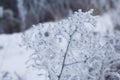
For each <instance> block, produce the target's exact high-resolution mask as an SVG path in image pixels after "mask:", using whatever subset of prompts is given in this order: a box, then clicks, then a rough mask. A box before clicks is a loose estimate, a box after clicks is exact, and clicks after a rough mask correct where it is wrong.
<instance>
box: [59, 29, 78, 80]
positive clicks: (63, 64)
mask: <svg viewBox="0 0 120 80" xmlns="http://www.w3.org/2000/svg"><path fill="white" fill-rule="evenodd" d="M76 31H77V27H76V29H75V30H74V31H73V33H72V34H71V35H70V39H69V41H68V46H67V49H66V52H65V55H64V57H63V63H62V68H61V71H60V74H59V76H58V80H60V79H61V76H62V73H63V69H64V67H65V61H66V57H67V53H68V50H69V46H70V43H71V40H72V36H73V35H74V34H75V32H76Z"/></svg>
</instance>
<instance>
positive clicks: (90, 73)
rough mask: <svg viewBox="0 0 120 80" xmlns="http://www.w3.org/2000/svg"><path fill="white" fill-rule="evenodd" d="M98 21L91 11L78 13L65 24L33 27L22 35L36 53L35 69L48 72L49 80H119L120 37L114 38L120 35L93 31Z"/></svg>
mask: <svg viewBox="0 0 120 80" xmlns="http://www.w3.org/2000/svg"><path fill="white" fill-rule="evenodd" d="M96 19H97V17H95V16H92V10H91V11H88V12H84V13H83V12H81V10H79V11H78V12H75V13H74V15H72V16H71V17H69V18H68V19H64V20H62V21H59V22H56V23H49V24H38V25H34V26H33V28H32V29H31V30H30V31H27V32H25V34H24V36H23V40H24V43H25V45H26V46H27V47H28V48H31V49H33V50H34V51H35V52H34V53H33V55H31V57H30V60H28V63H29V62H30V61H31V60H32V61H34V64H32V65H31V66H32V67H34V68H36V69H45V70H46V71H47V72H48V78H49V80H113V79H116V80H118V79H120V72H119V67H120V66H119V65H120V63H119V61H120V57H119V56H120V54H119V53H120V52H119V51H120V49H119V47H118V46H120V38H119V39H114V37H115V36H116V35H118V37H119V35H120V34H119V33H116V34H115V36H111V35H106V34H105V35H104V36H101V34H99V33H96V32H94V29H95V26H96V23H97V22H96V21H97V20H96ZM102 42H104V44H101V43H102ZM118 42H119V43H118ZM118 44H119V45H118Z"/></svg>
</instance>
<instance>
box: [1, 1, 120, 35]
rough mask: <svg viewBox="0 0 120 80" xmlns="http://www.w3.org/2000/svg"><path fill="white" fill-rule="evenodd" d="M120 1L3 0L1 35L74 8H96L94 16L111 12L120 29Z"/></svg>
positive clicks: (117, 27)
mask: <svg viewBox="0 0 120 80" xmlns="http://www.w3.org/2000/svg"><path fill="white" fill-rule="evenodd" d="M119 4H120V0H0V34H3V33H5V34H11V33H15V32H21V31H24V30H26V29H28V28H30V27H31V26H32V25H33V24H38V23H44V22H50V21H58V20H60V19H63V18H66V17H68V16H69V15H71V14H72V13H73V12H74V11H77V10H78V9H82V11H88V10H89V9H94V13H93V15H103V14H104V13H109V14H111V13H112V14H111V17H112V18H113V23H114V24H115V29H118V30H119V29H120V27H119V26H120V23H119V21H120V20H119V19H120V6H119Z"/></svg>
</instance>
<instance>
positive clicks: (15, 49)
mask: <svg viewBox="0 0 120 80" xmlns="http://www.w3.org/2000/svg"><path fill="white" fill-rule="evenodd" d="M21 35H22V34H21V33H19V34H13V35H0V47H1V48H0V80H2V76H3V74H2V73H5V72H9V73H10V75H11V77H14V76H15V75H16V74H18V75H19V76H20V77H22V78H23V80H33V79H34V80H38V79H42V80H44V79H43V78H44V76H41V77H39V76H37V75H36V73H38V72H36V71H35V70H32V69H31V68H30V69H29V68H27V66H26V64H25V63H26V61H27V60H28V58H29V56H30V55H31V53H32V52H33V51H32V50H26V48H25V47H23V46H22V44H21V43H22V38H21ZM3 80H4V79H3ZM8 80H9V79H8ZM15 80H16V79H15Z"/></svg>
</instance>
